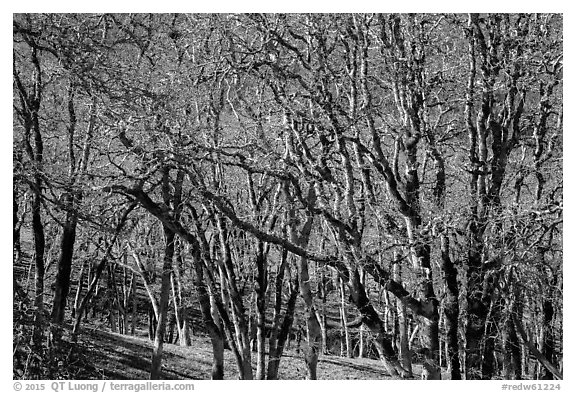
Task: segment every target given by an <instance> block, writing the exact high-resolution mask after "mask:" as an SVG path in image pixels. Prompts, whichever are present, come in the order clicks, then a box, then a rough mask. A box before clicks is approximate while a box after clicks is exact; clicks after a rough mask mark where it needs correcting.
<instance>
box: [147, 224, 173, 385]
mask: <svg viewBox="0 0 576 393" xmlns="http://www.w3.org/2000/svg"><path fill="white" fill-rule="evenodd" d="M163 229H164V237H165V239H166V240H165V241H166V245H165V247H164V263H163V266H162V281H161V284H160V302H159V310H158V324H157V327H156V332H155V333H156V334H155V336H154V351H153V353H152V368H151V370H150V379H161V378H162V374H161V368H162V354H163V348H164V334H165V332H166V318H167V315H168V300H169V297H170V275H171V271H172V259H173V257H174V238H175V236H174V232H172V231H171V230H170V229H168V228H167V227H164V228H163Z"/></svg>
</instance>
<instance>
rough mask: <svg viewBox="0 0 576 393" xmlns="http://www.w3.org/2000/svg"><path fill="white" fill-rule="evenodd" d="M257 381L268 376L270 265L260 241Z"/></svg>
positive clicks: (258, 257)
mask: <svg viewBox="0 0 576 393" xmlns="http://www.w3.org/2000/svg"><path fill="white" fill-rule="evenodd" d="M256 268H257V270H258V275H257V278H256V289H255V290H256V329H257V330H256V346H257V349H256V350H257V359H256V379H264V378H265V376H266V290H267V288H268V265H267V258H266V255H265V254H264V242H262V241H261V240H259V241H258V251H257V256H256Z"/></svg>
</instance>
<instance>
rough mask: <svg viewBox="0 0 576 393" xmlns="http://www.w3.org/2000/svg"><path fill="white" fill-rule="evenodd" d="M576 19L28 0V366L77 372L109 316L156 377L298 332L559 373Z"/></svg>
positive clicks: (19, 225) (108, 326)
mask: <svg viewBox="0 0 576 393" xmlns="http://www.w3.org/2000/svg"><path fill="white" fill-rule="evenodd" d="M562 29H563V21H562V15H558V14H469V15H466V14H15V15H14V16H13V288H14V290H13V296H14V302H13V315H14V322H13V350H14V351H13V352H14V362H13V373H14V378H31V379H33V378H40V379H56V377H58V376H62V377H66V378H73V377H74V374H73V373H72V372H71V371H70V372H69V373H68V374H66V370H67V368H69V367H73V364H74V362H73V361H71V360H70V359H71V358H70V356H71V355H70V354H71V353H75V352H74V348H76V347H77V346H78V345H80V341H81V338H82V336H83V335H84V334H86V330H87V329H97V330H101V331H109V332H113V333H117V334H118V337H120V338H121V337H122V336H139V335H141V336H143V337H145V339H146V340H151V341H152V342H153V345H152V346H151V348H152V350H151V351H150V352H151V353H147V354H146V356H148V357H149V358H150V359H151V360H150V365H151V366H150V370H149V373H150V374H149V375H150V378H151V379H161V378H163V368H162V365H163V354H164V347H165V344H166V345H167V344H174V343H176V344H178V345H181V346H184V347H185V346H190V345H191V344H192V340H191V337H193V336H195V335H203V336H205V337H209V339H210V343H211V348H210V349H211V356H212V358H211V361H212V365H211V367H212V371H211V378H213V379H222V378H224V377H225V375H224V359H225V356H224V354H225V353H231V354H232V355H233V359H234V362H235V364H234V367H235V369H236V372H237V374H236V375H226V377H227V378H239V379H278V372H279V370H280V369H282V367H284V365H285V364H286V361H283V355H284V354H285V351H286V348H287V346H288V345H289V344H290V345H294V343H296V342H297V343H298V346H299V351H298V353H299V356H300V357H301V358H302V359H303V361H304V364H305V365H306V367H305V372H303V373H302V375H301V378H307V379H316V378H317V364H318V361H319V359H321V358H322V357H323V356H325V355H328V354H332V355H340V356H343V357H354V358H373V359H378V360H379V361H380V365H381V369H382V373H383V374H387V375H388V376H390V377H391V378H423V379H440V378H442V377H444V378H446V377H448V378H450V379H562V358H563V348H562V347H563V346H562V343H563V338H562V335H563V328H562V326H563V317H562V316H563V312H562V308H563V304H562V295H563V284H562V282H563V273H562V259H563V251H562V228H563V183H562V150H563V149H562V136H563V132H562V129H563V121H562V119H563V114H562V89H563V36H562ZM192 350H193V348H192ZM76 352H78V351H76ZM78 356H79V355H78ZM88 360H89V359H88ZM193 362H194V359H190V363H191V364H192V363H193ZM416 370H418V372H417V371H416ZM417 374H418V375H417Z"/></svg>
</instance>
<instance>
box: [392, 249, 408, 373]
mask: <svg viewBox="0 0 576 393" xmlns="http://www.w3.org/2000/svg"><path fill="white" fill-rule="evenodd" d="M395 260H396V261H397V262H396V263H395V264H394V279H395V280H396V281H397V282H398V283H401V282H402V267H401V265H400V262H399V261H398V258H395ZM396 309H397V314H398V330H399V341H400V348H399V357H400V362H401V364H402V367H403V368H404V369H405V370H406V371H407V372H408V373H409V374H412V356H411V353H410V346H409V343H408V341H409V337H408V323H407V316H406V305H405V304H404V303H403V302H402V301H401V300H400V299H396Z"/></svg>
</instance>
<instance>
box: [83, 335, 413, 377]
mask: <svg viewBox="0 0 576 393" xmlns="http://www.w3.org/2000/svg"><path fill="white" fill-rule="evenodd" d="M79 341H80V343H81V344H82V346H83V347H84V348H86V355H87V359H88V361H89V362H90V364H91V366H92V367H94V370H93V371H94V378H99V379H136V380H140V379H148V378H149V370H150V358H151V356H152V343H151V342H150V341H149V340H148V339H147V338H145V337H131V336H124V335H120V334H115V333H109V332H104V331H100V330H91V329H87V330H86V331H84V333H83V334H82V335H81V337H80V339H79ZM254 355H255V354H254ZM253 360H255V359H253ZM211 367H212V349H211V345H210V340H209V338H208V337H206V336H194V337H193V338H192V346H190V347H180V346H177V345H172V344H165V346H164V361H163V368H162V370H163V372H164V378H165V379H190V380H194V379H196V380H198V379H200V380H205V379H210V370H211ZM254 368H255V366H254ZM414 372H415V374H416V375H418V374H419V372H420V366H419V365H414ZM305 376H306V368H305V364H304V360H303V359H302V356H301V355H298V354H296V352H295V350H293V349H289V350H287V351H285V354H284V356H283V357H282V360H281V363H280V371H279V378H280V379H304V378H305ZM224 377H225V379H237V372H236V362H235V359H234V356H233V354H232V352H231V351H225V373H224ZM318 379H336V380H343V379H368V380H376V379H391V377H390V376H389V375H388V374H387V373H386V371H385V370H384V367H383V365H382V363H381V362H380V361H378V360H374V359H349V358H344V357H339V356H330V355H322V356H320V361H319V362H318Z"/></svg>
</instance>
